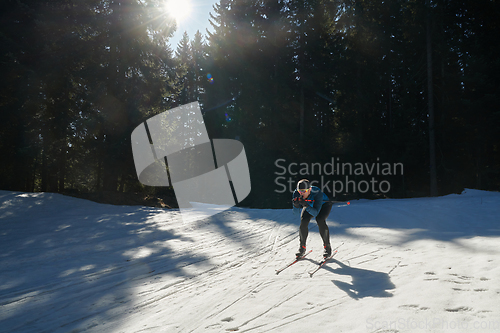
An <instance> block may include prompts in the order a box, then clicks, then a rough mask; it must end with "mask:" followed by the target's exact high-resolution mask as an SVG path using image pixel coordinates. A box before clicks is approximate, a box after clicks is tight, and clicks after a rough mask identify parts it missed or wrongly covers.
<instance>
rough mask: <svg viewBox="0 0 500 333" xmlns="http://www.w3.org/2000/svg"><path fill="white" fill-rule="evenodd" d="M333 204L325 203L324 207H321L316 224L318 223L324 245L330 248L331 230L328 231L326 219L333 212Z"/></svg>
mask: <svg viewBox="0 0 500 333" xmlns="http://www.w3.org/2000/svg"><path fill="white" fill-rule="evenodd" d="M332 206H333V203H331V202H325V203H324V204H323V207H321V210H320V211H319V213H318V216H316V222H317V223H318V227H319V234H320V235H321V238H322V239H323V245H324V246H330V230H329V229H328V225H327V224H326V219H327V217H328V215H330V211H331V210H332Z"/></svg>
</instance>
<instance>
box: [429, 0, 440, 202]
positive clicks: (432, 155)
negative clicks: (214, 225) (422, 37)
mask: <svg viewBox="0 0 500 333" xmlns="http://www.w3.org/2000/svg"><path fill="white" fill-rule="evenodd" d="M427 10H428V12H427V24H426V25H427V93H428V97H427V104H428V108H429V161H430V166H429V167H430V178H431V179H430V194H431V196H436V195H437V194H438V190H437V172H436V138H435V132H434V90H433V80H432V33H431V3H430V0H427Z"/></svg>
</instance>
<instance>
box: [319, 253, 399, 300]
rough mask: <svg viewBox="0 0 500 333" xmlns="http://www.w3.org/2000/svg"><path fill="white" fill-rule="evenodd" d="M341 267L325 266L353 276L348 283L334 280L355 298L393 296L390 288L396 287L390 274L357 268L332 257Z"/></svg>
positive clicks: (333, 271)
mask: <svg viewBox="0 0 500 333" xmlns="http://www.w3.org/2000/svg"><path fill="white" fill-rule="evenodd" d="M332 262H335V263H336V264H338V265H339V266H340V268H331V267H328V266H326V265H325V266H324V268H326V269H327V270H328V271H330V272H332V273H335V274H338V275H348V276H351V277H352V282H351V283H347V282H343V281H338V280H332V282H333V284H335V285H336V286H337V287H338V288H339V289H341V290H343V291H344V292H345V293H346V294H347V295H349V296H350V297H351V298H353V299H355V300H359V299H361V298H365V297H392V296H393V294H392V293H391V292H389V291H388V290H392V289H395V288H396V286H395V285H394V283H392V281H391V278H390V277H389V274H387V273H383V272H377V271H372V270H368V269H361V268H355V267H350V266H347V265H345V264H344V263H342V262H340V261H338V260H335V259H332Z"/></svg>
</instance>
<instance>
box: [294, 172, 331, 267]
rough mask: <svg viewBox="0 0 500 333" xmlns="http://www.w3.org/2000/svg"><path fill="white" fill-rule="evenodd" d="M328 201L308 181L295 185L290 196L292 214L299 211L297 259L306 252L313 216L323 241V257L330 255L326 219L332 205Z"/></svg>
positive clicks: (303, 180)
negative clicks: (310, 222) (295, 187)
mask: <svg viewBox="0 0 500 333" xmlns="http://www.w3.org/2000/svg"><path fill="white" fill-rule="evenodd" d="M328 200H329V198H328V196H327V195H326V194H325V193H323V192H322V191H321V190H320V188H319V187H316V186H311V183H310V182H309V180H307V179H302V180H299V182H298V183H297V189H296V190H295V191H294V192H293V196H292V203H293V212H294V213H299V211H300V229H299V237H300V247H299V251H298V252H297V253H296V256H297V257H302V256H303V255H304V254H305V252H306V240H307V234H308V231H309V229H308V226H309V221H311V218H312V217H313V216H314V217H316V223H318V227H319V234H320V235H321V238H322V239H323V247H324V249H325V250H324V253H323V257H324V258H327V257H329V256H330V255H331V254H332V247H331V246H330V231H329V230H328V226H327V224H326V219H327V217H328V215H329V214H330V211H331V210H332V206H333V203H332V202H330V201H328Z"/></svg>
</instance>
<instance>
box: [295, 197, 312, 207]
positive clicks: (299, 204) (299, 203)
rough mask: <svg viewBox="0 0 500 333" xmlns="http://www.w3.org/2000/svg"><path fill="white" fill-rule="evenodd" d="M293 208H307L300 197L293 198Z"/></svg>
mask: <svg viewBox="0 0 500 333" xmlns="http://www.w3.org/2000/svg"><path fill="white" fill-rule="evenodd" d="M293 206H294V207H295V208H302V207H307V206H308V204H307V202H306V201H305V200H304V199H303V198H302V197H297V198H293Z"/></svg>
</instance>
